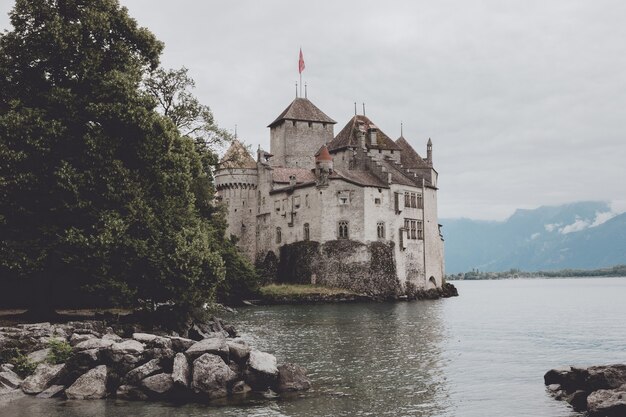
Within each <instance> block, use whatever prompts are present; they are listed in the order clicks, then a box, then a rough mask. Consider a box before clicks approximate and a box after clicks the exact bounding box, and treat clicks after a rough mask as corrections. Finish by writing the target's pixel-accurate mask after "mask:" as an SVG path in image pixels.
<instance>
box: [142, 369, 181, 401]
mask: <svg viewBox="0 0 626 417" xmlns="http://www.w3.org/2000/svg"><path fill="white" fill-rule="evenodd" d="M141 386H142V387H143V388H144V390H145V391H146V392H147V393H148V395H151V396H153V397H162V396H165V395H166V394H167V393H168V392H170V391H171V390H172V388H174V381H173V380H172V375H170V374H166V373H161V374H156V375H152V376H149V377H147V378H146V379H144V380H142V381H141Z"/></svg>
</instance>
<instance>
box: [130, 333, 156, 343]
mask: <svg viewBox="0 0 626 417" xmlns="http://www.w3.org/2000/svg"><path fill="white" fill-rule="evenodd" d="M158 337H159V336H157V335H155V334H150V333H133V339H135V340H136V341H138V342H141V343H150V342H152V341H154V340H156V339H157V338H158Z"/></svg>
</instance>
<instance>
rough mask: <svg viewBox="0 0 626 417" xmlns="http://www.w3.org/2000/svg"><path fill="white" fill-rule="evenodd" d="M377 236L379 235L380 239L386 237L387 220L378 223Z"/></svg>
mask: <svg viewBox="0 0 626 417" xmlns="http://www.w3.org/2000/svg"><path fill="white" fill-rule="evenodd" d="M376 236H378V238H379V239H384V238H385V222H378V223H376Z"/></svg>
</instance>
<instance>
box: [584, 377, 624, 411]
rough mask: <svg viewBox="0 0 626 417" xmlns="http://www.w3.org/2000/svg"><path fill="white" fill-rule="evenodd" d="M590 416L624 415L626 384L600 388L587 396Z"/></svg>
mask: <svg viewBox="0 0 626 417" xmlns="http://www.w3.org/2000/svg"><path fill="white" fill-rule="evenodd" d="M587 410H588V411H589V415H590V416H602V417H623V416H626V384H625V385H622V386H621V387H620V388H617V389H610V390H607V389H600V390H597V391H594V392H592V393H591V394H589V396H588V397H587Z"/></svg>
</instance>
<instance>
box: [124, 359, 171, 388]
mask: <svg viewBox="0 0 626 417" xmlns="http://www.w3.org/2000/svg"><path fill="white" fill-rule="evenodd" d="M160 372H163V368H162V367H161V364H160V360H159V359H152V360H150V361H148V362H146V363H144V364H143V365H141V366H138V367H137V368H135V369H133V370H131V371H129V372H128V373H127V374H126V375H125V376H124V377H123V378H122V384H123V385H134V384H137V383H138V382H139V381H141V380H142V379H144V378H147V377H149V376H151V375H154V374H158V373H160Z"/></svg>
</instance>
